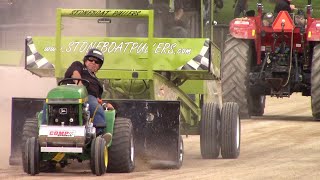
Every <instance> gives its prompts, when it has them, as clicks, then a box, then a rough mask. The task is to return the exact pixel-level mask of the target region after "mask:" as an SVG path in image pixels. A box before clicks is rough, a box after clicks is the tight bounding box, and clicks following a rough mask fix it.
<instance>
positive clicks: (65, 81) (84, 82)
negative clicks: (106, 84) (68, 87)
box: [58, 78, 90, 88]
mask: <svg viewBox="0 0 320 180" xmlns="http://www.w3.org/2000/svg"><path fill="white" fill-rule="evenodd" d="M75 80H76V81H77V83H74V81H75ZM70 82H71V83H70ZM80 82H82V84H83V85H84V86H85V87H86V88H87V87H88V86H89V85H90V82H89V81H88V80H86V79H82V78H65V79H62V80H61V81H59V82H58V86H60V85H63V84H76V85H79V83H80Z"/></svg>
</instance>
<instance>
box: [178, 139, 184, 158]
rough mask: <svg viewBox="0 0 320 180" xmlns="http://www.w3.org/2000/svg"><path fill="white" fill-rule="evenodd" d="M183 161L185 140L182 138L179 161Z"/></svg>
mask: <svg viewBox="0 0 320 180" xmlns="http://www.w3.org/2000/svg"><path fill="white" fill-rule="evenodd" d="M182 161H183V142H182V140H181V141H180V146H179V162H182Z"/></svg>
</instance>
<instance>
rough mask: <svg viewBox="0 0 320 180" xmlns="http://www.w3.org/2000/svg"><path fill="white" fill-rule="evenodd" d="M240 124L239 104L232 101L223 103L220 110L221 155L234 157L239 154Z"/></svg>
mask: <svg viewBox="0 0 320 180" xmlns="http://www.w3.org/2000/svg"><path fill="white" fill-rule="evenodd" d="M240 135H241V126H240V118H239V106H238V104H236V103H233V102H227V103H223V106H222V110H221V155H222V158H225V159H235V158H237V157H238V156H239V154H240Z"/></svg>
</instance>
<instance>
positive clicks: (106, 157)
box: [104, 146, 109, 168]
mask: <svg viewBox="0 0 320 180" xmlns="http://www.w3.org/2000/svg"><path fill="white" fill-rule="evenodd" d="M108 163H109V153H108V148H107V147H106V146H105V147H104V165H105V167H106V168H107V167H108Z"/></svg>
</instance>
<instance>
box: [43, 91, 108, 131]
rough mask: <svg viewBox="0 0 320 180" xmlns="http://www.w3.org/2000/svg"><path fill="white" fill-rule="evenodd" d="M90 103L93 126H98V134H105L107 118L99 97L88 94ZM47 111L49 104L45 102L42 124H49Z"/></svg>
mask: <svg viewBox="0 0 320 180" xmlns="http://www.w3.org/2000/svg"><path fill="white" fill-rule="evenodd" d="M88 104H89V111H90V117H91V118H92V116H93V115H94V119H93V126H94V127H96V126H98V127H97V128H96V131H97V132H96V133H97V135H101V134H104V133H105V130H104V129H105V128H103V127H106V120H105V114H104V109H103V107H102V106H101V105H100V104H99V103H98V100H97V98H96V97H94V96H92V95H89V96H88ZM96 108H97V109H96ZM46 111H47V104H46V103H45V104H44V106H43V114H42V124H47V119H46V113H47V112H46ZM95 111H96V112H95Z"/></svg>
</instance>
